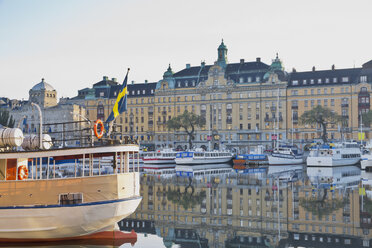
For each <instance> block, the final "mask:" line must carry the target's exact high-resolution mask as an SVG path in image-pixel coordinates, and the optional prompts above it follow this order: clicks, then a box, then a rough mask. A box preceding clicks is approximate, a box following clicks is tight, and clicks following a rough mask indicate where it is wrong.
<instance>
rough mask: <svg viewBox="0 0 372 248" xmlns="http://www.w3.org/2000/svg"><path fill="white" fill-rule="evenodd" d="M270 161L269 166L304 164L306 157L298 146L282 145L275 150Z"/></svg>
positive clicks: (270, 156)
mask: <svg viewBox="0 0 372 248" xmlns="http://www.w3.org/2000/svg"><path fill="white" fill-rule="evenodd" d="M268 160H269V165H291V164H302V163H304V161H305V157H304V154H303V152H302V151H300V150H299V149H298V147H297V146H292V145H281V146H278V147H275V148H274V150H273V151H272V152H271V154H270V155H269V156H268Z"/></svg>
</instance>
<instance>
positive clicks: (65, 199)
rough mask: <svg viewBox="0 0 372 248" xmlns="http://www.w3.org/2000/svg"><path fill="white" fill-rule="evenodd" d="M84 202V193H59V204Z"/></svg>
mask: <svg viewBox="0 0 372 248" xmlns="http://www.w3.org/2000/svg"><path fill="white" fill-rule="evenodd" d="M79 203H83V194H82V193H67V194H60V195H59V205H74V204H79Z"/></svg>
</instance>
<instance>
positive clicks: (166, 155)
mask: <svg viewBox="0 0 372 248" xmlns="http://www.w3.org/2000/svg"><path fill="white" fill-rule="evenodd" d="M176 154H177V152H175V151H174V150H172V149H163V150H156V151H153V152H145V153H143V158H142V160H143V163H144V169H154V168H170V167H174V166H175V162H174V159H175V158H176ZM151 165H155V166H151Z"/></svg>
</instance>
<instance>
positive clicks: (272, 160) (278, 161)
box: [268, 156, 304, 165]
mask: <svg viewBox="0 0 372 248" xmlns="http://www.w3.org/2000/svg"><path fill="white" fill-rule="evenodd" d="M268 161H269V165H290V164H302V163H303V162H304V158H303V157H301V158H295V157H293V158H282V157H276V156H268Z"/></svg>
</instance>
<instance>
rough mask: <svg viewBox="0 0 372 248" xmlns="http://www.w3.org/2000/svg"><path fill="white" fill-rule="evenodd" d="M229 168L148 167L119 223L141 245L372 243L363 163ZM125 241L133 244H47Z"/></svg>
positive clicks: (367, 182)
mask: <svg viewBox="0 0 372 248" xmlns="http://www.w3.org/2000/svg"><path fill="white" fill-rule="evenodd" d="M228 168H230V167H229V166H227V165H226V166H221V165H218V166H215V168H214V167H213V166H212V167H210V168H209V169H208V170H199V171H198V174H201V175H191V174H190V173H189V176H190V177H183V176H177V175H176V174H175V173H169V172H168V173H164V174H162V175H154V174H149V173H147V174H146V173H143V175H142V177H141V194H142V196H143V200H142V202H141V204H140V206H139V207H138V209H137V211H136V212H135V213H134V214H133V215H131V216H130V217H128V218H127V219H125V220H123V221H121V222H119V227H120V229H121V230H124V231H131V230H132V229H134V230H135V231H136V232H137V234H138V239H137V242H136V243H135V244H134V247H184V248H191V247H371V246H372V241H371V239H372V232H371V228H372V221H371V215H372V201H371V200H370V199H371V197H372V190H371V191H370V185H371V184H372V173H366V172H361V170H360V169H359V168H358V167H357V166H343V167H334V168H324V167H312V168H306V166H304V165H298V166H270V167H266V168H265V167H264V168H261V169H252V170H247V171H245V172H242V171H240V172H236V171H234V170H232V169H231V170H230V169H228ZM159 173H160V171H159ZM203 174H204V175H203ZM369 178H371V180H370V179H369ZM35 246H38V245H37V244H35ZM40 246H41V245H40ZM118 246H120V247H132V244H130V243H124V244H121V245H120V244H116V245H113V244H106V245H105V246H102V245H100V244H94V243H93V244H88V245H86V244H69V243H64V244H50V245H48V246H47V247H118ZM22 247H23V246H22Z"/></svg>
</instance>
